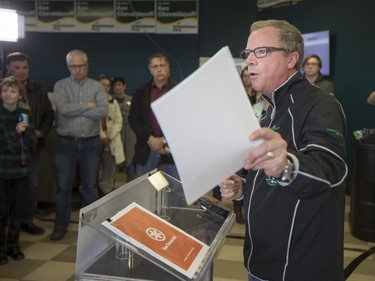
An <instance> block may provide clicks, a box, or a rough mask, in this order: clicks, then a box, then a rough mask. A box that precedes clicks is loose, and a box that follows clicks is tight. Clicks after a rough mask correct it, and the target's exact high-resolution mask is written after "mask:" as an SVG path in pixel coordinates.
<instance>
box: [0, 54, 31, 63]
mask: <svg viewBox="0 0 375 281" xmlns="http://www.w3.org/2000/svg"><path fill="white" fill-rule="evenodd" d="M24 60H25V61H27V63H30V62H29V58H28V57H27V55H26V54H24V53H21V52H14V53H10V54H8V55H7V57H6V60H5V63H6V65H8V64H10V63H11V62H12V61H24Z"/></svg>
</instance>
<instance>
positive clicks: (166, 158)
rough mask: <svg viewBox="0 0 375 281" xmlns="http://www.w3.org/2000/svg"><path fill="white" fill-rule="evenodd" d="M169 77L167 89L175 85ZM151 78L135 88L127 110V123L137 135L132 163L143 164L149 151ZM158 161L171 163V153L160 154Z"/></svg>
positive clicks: (172, 161)
mask: <svg viewBox="0 0 375 281" xmlns="http://www.w3.org/2000/svg"><path fill="white" fill-rule="evenodd" d="M168 79H169V90H170V89H172V88H173V87H174V86H176V84H177V83H176V82H175V81H173V80H172V79H170V78H168ZM152 81H153V80H152V79H151V80H150V81H148V82H147V83H146V84H144V85H142V86H141V87H140V88H139V89H137V90H136V92H135V94H134V96H133V99H132V104H131V106H130V112H129V118H128V119H129V124H130V127H131V128H132V129H133V131H134V133H135V135H136V136H137V143H136V144H135V154H134V158H133V163H135V164H140V165H144V164H145V163H146V161H147V158H148V155H149V153H150V151H151V149H150V147H149V146H148V144H147V141H148V138H149V136H150V135H151V134H152V124H151V114H152V109H151V85H152ZM160 163H163V164H173V163H174V160H173V157H172V155H171V154H167V155H161V158H160Z"/></svg>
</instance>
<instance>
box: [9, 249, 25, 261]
mask: <svg viewBox="0 0 375 281" xmlns="http://www.w3.org/2000/svg"><path fill="white" fill-rule="evenodd" d="M7 255H8V256H10V257H11V258H12V259H14V260H15V261H20V260H23V259H24V258H25V255H24V254H23V253H22V252H21V251H20V248H19V247H14V248H8V250H7Z"/></svg>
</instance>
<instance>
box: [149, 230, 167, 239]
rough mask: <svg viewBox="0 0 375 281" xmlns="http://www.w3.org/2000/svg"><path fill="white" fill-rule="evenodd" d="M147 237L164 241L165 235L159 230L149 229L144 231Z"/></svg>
mask: <svg viewBox="0 0 375 281" xmlns="http://www.w3.org/2000/svg"><path fill="white" fill-rule="evenodd" d="M146 233H147V235H148V236H149V237H150V238H152V239H154V240H156V241H164V240H165V235H164V233H163V232H161V231H160V230H159V229H156V228H153V227H150V228H147V229H146Z"/></svg>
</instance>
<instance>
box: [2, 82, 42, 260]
mask: <svg viewBox="0 0 375 281" xmlns="http://www.w3.org/2000/svg"><path fill="white" fill-rule="evenodd" d="M24 94H25V87H24V85H23V84H22V83H21V82H19V81H18V80H17V79H16V78H14V77H12V76H10V77H7V78H4V79H3V80H2V81H1V83H0V98H1V99H0V104H1V106H0V265H4V264H7V263H8V257H7V256H10V257H11V258H13V259H14V260H22V259H24V258H25V256H24V254H23V253H22V252H21V251H20V247H19V233H20V225H21V216H22V196H23V189H24V188H26V186H27V183H28V174H29V172H30V168H31V148H32V146H33V144H34V142H35V134H34V126H33V122H32V118H31V116H30V112H29V111H28V110H27V109H23V108H19V107H18V101H19V99H20V98H22V96H23V95H24ZM21 114H24V116H25V115H26V118H25V120H23V121H20V115H21ZM6 229H8V231H7V233H6Z"/></svg>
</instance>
